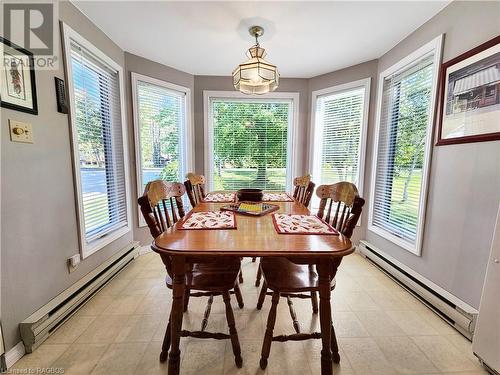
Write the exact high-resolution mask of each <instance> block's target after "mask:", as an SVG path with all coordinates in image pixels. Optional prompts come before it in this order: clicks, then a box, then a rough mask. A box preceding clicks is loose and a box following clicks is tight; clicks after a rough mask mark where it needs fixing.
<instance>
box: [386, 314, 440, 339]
mask: <svg viewBox="0 0 500 375" xmlns="http://www.w3.org/2000/svg"><path fill="white" fill-rule="evenodd" d="M387 314H388V315H389V316H390V317H391V319H392V320H394V321H395V322H396V324H397V325H398V326H399V327H400V328H401V329H402V330H403V331H404V332H405V333H406V334H407V335H410V336H415V335H437V334H438V332H437V331H436V329H435V328H434V327H432V326H431V325H430V324H429V323H428V322H427V321H426V320H425V319H424V318H423V317H422V316H420V315H419V314H418V312H416V311H387Z"/></svg>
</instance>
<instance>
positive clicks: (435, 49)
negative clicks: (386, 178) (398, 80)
mask: <svg viewBox="0 0 500 375" xmlns="http://www.w3.org/2000/svg"><path fill="white" fill-rule="evenodd" d="M442 45H443V35H442V34H441V35H438V36H437V37H435V38H434V39H432V40H431V41H430V42H428V43H426V44H424V45H423V46H422V47H420V48H418V49H417V50H415V51H413V52H412V53H410V54H409V55H407V56H406V57H404V58H402V59H401V60H399V61H398V62H397V63H395V64H393V65H392V66H390V67H389V68H387V69H386V70H384V71H383V72H381V73H380V74H379V79H378V90H377V113H376V120H375V139H374V144H373V147H374V148H373V158H372V171H371V172H372V173H371V186H370V209H369V214H368V230H369V231H370V232H372V233H374V234H377V235H379V236H381V237H382V238H384V239H386V240H388V241H390V242H392V243H394V244H395V245H397V246H399V247H401V248H403V249H405V250H407V251H409V252H410V253H412V254H414V255H417V256H421V255H422V243H423V235H424V226H425V213H426V208H427V207H426V206H427V195H428V189H429V175H430V169H431V168H430V167H431V158H432V146H433V137H434V121H435V115H436V100H437V93H438V82H439V81H438V79H439V67H440V65H441V54H442ZM431 54H434V58H433V67H432V69H433V76H432V88H431V98H430V106H429V114H428V116H429V118H428V124H427V129H426V139H425V150H424V166H423V168H422V185H421V188H420V198H419V211H418V223H417V236H416V240H415V243H411V242H408V241H405V240H404V239H402V238H400V237H398V236H396V235H394V234H392V233H391V232H389V231H388V230H386V229H384V228H381V227H379V226H376V225H374V223H373V211H374V206H375V183H376V178H377V160H378V153H379V152H378V148H379V133H380V127H381V120H382V119H381V117H382V113H383V109H382V98H383V95H384V93H383V90H384V80H385V79H386V78H387V77H390V76H393V75H395V74H397V73H399V72H402V71H404V70H405V69H407V68H408V66H409V65H411V64H412V63H414V62H415V61H417V60H421V59H423V58H425V57H426V56H428V55H431Z"/></svg>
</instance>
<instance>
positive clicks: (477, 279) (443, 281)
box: [366, 1, 500, 308]
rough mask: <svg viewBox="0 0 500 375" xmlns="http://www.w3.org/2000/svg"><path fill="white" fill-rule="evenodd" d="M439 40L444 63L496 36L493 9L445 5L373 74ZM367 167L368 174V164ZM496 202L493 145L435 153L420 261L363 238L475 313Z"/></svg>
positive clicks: (497, 17)
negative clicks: (468, 305) (439, 287)
mask: <svg viewBox="0 0 500 375" xmlns="http://www.w3.org/2000/svg"><path fill="white" fill-rule="evenodd" d="M441 33H445V34H446V35H445V41H444V50H443V61H447V60H450V59H451V58H453V57H456V56H458V55H459V54H461V53H463V52H465V51H467V50H469V49H471V48H473V47H475V46H477V45H479V44H481V43H483V42H485V41H487V40H489V39H491V38H493V37H495V36H497V35H499V34H500V3H499V2H458V1H456V2H453V3H451V4H450V5H449V6H447V7H446V8H445V9H444V10H443V11H441V12H440V13H439V14H438V15H436V16H435V17H434V18H432V19H431V20H429V21H428V22H427V23H425V24H424V25H423V26H421V27H420V28H419V29H417V30H416V31H415V32H414V33H412V34H411V35H410V36H408V37H407V38H406V39H404V40H403V41H401V42H400V43H399V44H398V45H397V46H396V47H394V48H393V49H391V50H390V51H389V52H387V53H386V54H385V55H383V56H382V57H381V58H380V59H379V64H378V71H379V72H382V71H384V70H385V69H387V68H388V67H389V66H391V65H392V64H394V63H396V62H397V61H398V60H400V59H401V58H403V57H404V56H406V55H408V54H409V53H411V52H412V51H414V50H416V49H417V48H419V47H420V46H422V45H423V44H425V43H426V42H428V41H430V40H432V39H433V38H434V37H436V36H437V35H439V34H441ZM367 160H369V161H370V160H371V157H370V155H368V159H367ZM367 167H368V168H367V173H371V171H370V169H371V168H370V167H371V163H370V162H368V164H367ZM367 188H368V186H367ZM499 200H500V144H499V142H498V141H496V142H481V143H469V144H462V145H451V146H439V147H434V148H433V155H432V165H431V173H430V181H429V195H428V201H427V215H426V220H425V228H424V232H425V233H424V240H423V247H422V256H421V257H418V256H415V255H413V254H411V253H409V252H407V251H405V250H403V249H401V248H400V247H398V246H396V245H394V244H393V243H391V242H389V241H387V240H385V239H383V238H381V237H380V236H378V235H376V234H374V233H371V232H369V231H368V232H367V235H366V238H367V240H368V241H370V242H371V243H372V244H374V245H375V246H377V247H379V248H380V249H382V250H383V251H386V252H387V253H389V254H390V255H392V256H393V257H395V258H396V259H398V260H399V261H401V262H403V263H404V264H406V265H408V266H409V267H411V268H412V269H414V270H415V271H417V272H419V273H420V274H422V275H423V276H426V277H427V278H429V279H430V280H432V281H433V282H435V283H436V284H438V285H439V286H441V287H442V288H444V289H445V290H447V291H449V292H450V293H452V294H454V295H455V296H457V297H458V298H460V299H462V300H463V301H465V302H467V303H469V304H470V305H472V306H474V307H476V308H477V307H478V306H479V300H480V297H481V290H482V285H483V281H484V275H485V270H486V263H487V259H488V255H489V250H490V244H491V239H492V236H493V228H494V225H495V218H496V213H497V205H498V201H499Z"/></svg>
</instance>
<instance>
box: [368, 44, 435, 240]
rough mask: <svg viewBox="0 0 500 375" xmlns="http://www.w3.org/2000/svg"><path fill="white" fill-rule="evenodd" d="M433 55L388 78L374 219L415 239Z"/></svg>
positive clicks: (388, 229) (395, 233)
mask: <svg viewBox="0 0 500 375" xmlns="http://www.w3.org/2000/svg"><path fill="white" fill-rule="evenodd" d="M433 60H434V55H433V54H432V55H430V56H425V57H423V58H421V59H420V60H418V61H416V62H415V63H413V64H412V65H411V66H408V67H406V68H404V69H403V70H402V71H400V72H398V73H397V74H395V75H392V76H389V77H386V78H385V79H384V81H383V90H382V108H381V118H380V129H379V134H378V137H379V140H378V146H377V147H378V154H377V161H376V176H375V188H374V202H373V214H372V215H373V216H372V217H373V218H372V224H373V225H374V226H376V227H379V228H381V229H383V230H384V231H386V232H388V233H390V234H391V235H393V236H396V237H397V238H400V239H401V240H402V241H404V242H405V243H408V244H411V245H415V244H416V239H417V233H418V230H419V228H418V225H419V212H420V204H421V199H420V198H421V194H422V181H423V178H424V176H425V174H426V171H425V170H424V165H425V163H424V157H425V149H426V140H427V131H428V127H429V126H432V124H430V123H429V122H430V121H429V120H430V109H431V108H432V105H431V97H432V86H433Z"/></svg>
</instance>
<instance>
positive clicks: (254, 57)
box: [233, 26, 280, 94]
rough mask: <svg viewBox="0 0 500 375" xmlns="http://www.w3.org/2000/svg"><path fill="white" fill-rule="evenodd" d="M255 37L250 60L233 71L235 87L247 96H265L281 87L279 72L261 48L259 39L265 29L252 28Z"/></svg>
mask: <svg viewBox="0 0 500 375" xmlns="http://www.w3.org/2000/svg"><path fill="white" fill-rule="evenodd" d="M248 32H249V33H250V35H251V36H253V37H255V45H254V46H252V47H251V48H250V49H249V50H248V52H247V56H248V58H249V59H248V60H247V61H245V62H244V63H242V64H240V65H238V67H237V68H236V69H235V70H234V71H233V85H234V88H235V89H236V90H239V91H241V92H243V93H245V94H265V93H268V92H270V91H274V90H276V89H277V88H278V86H279V76H280V75H279V72H278V68H277V67H276V66H275V65H272V64H270V63H268V62H267V61H266V60H264V58H265V57H266V50H265V49H264V48H261V47H260V44H259V39H258V38H259V37H261V36H262V35H264V28H262V27H261V26H252V27H250V28H249V29H248Z"/></svg>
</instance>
